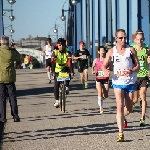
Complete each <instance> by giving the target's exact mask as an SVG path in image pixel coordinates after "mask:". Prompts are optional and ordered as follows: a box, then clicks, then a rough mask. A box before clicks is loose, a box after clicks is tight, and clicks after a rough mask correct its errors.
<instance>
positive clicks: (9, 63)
mask: <svg viewBox="0 0 150 150" xmlns="http://www.w3.org/2000/svg"><path fill="white" fill-rule="evenodd" d="M19 59H20V54H19V53H18V51H17V50H16V49H15V48H10V47H9V38H8V37H7V36H5V35H3V36H2V37H1V46H0V122H5V121H6V97H7V92H8V95H9V99H10V106H11V115H12V116H13V118H14V122H19V121H20V119H19V116H18V106H17V99H16V86H15V82H16V71H15V68H14V66H13V64H14V61H18V60H19Z"/></svg>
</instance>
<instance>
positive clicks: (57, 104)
mask: <svg viewBox="0 0 150 150" xmlns="http://www.w3.org/2000/svg"><path fill="white" fill-rule="evenodd" d="M54 107H56V108H58V107H59V100H56V102H55V103H54Z"/></svg>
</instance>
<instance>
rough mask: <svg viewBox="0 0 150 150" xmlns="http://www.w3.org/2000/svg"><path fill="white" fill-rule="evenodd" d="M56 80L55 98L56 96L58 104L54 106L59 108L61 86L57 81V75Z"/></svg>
mask: <svg viewBox="0 0 150 150" xmlns="http://www.w3.org/2000/svg"><path fill="white" fill-rule="evenodd" d="M54 80H55V84H54V96H55V100H56V102H55V103H54V106H55V107H58V106H59V86H60V82H59V81H57V75H55V77H54Z"/></svg>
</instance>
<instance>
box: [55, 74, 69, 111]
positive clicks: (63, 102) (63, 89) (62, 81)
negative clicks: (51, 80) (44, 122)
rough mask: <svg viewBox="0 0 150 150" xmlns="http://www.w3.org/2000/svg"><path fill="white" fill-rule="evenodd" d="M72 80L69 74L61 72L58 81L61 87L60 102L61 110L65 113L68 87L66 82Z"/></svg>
mask: <svg viewBox="0 0 150 150" xmlns="http://www.w3.org/2000/svg"><path fill="white" fill-rule="evenodd" d="M67 80H70V76H69V73H67V72H59V74H58V77H57V81H59V82H60V87H59V100H60V109H61V111H63V112H64V113H65V109H66V85H65V81H67Z"/></svg>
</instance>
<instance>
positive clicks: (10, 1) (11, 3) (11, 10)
mask: <svg viewBox="0 0 150 150" xmlns="http://www.w3.org/2000/svg"><path fill="white" fill-rule="evenodd" d="M7 1H8V3H9V4H10V5H11V9H3V6H2V17H4V16H6V15H5V14H6V12H11V15H10V16H9V17H8V16H6V17H8V18H9V19H10V21H11V25H10V27H11V29H10V31H9V32H10V33H11V39H12V34H13V33H14V32H15V31H14V30H13V28H12V21H14V19H15V16H14V15H13V9H12V5H13V4H14V3H16V1H15V0H7ZM1 3H2V5H3V2H1ZM4 11H5V13H4ZM2 20H3V19H2ZM8 27H9V26H8ZM8 27H4V24H3V34H4V29H6V28H8ZM8 29H9V28H8Z"/></svg>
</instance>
